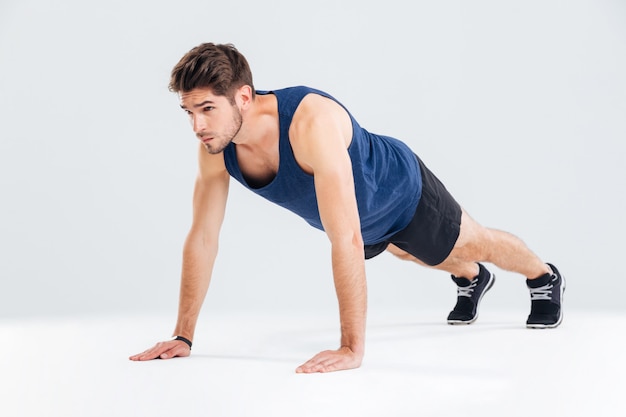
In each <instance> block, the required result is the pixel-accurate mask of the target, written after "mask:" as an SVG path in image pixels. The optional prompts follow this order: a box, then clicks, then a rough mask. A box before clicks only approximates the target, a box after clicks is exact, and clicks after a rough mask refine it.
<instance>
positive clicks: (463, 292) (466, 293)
mask: <svg viewBox="0 0 626 417" xmlns="http://www.w3.org/2000/svg"><path fill="white" fill-rule="evenodd" d="M477 285H478V280H477V279H474V280H473V281H472V283H471V284H470V285H468V286H467V287H457V295H458V296H459V297H470V298H471V297H472V293H473V292H474V288H476V286H477Z"/></svg>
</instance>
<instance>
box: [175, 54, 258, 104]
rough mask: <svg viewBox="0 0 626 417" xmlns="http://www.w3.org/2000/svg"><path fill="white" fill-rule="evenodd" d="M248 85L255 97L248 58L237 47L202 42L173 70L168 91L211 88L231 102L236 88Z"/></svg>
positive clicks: (176, 91) (177, 91)
mask: <svg viewBox="0 0 626 417" xmlns="http://www.w3.org/2000/svg"><path fill="white" fill-rule="evenodd" d="M244 85H249V86H250V87H251V88H252V94H253V96H254V93H255V92H254V85H253V84H252V72H251V71H250V66H249V65H248V61H247V60H246V58H245V57H244V56H243V55H242V54H241V53H240V52H239V51H238V50H237V48H235V46H234V45H232V44H230V43H228V44H223V45H220V44H214V43H203V44H200V45H198V46H196V47H195V48H193V49H192V50H190V51H189V52H187V53H186V54H185V56H183V57H182V58H181V60H180V61H179V62H178V64H176V66H175V67H174V68H173V69H172V74H171V78H170V84H169V89H170V91H172V92H175V93H179V92H187V91H191V90H193V89H195V88H210V89H211V90H213V93H214V94H215V95H218V96H226V97H228V98H229V99H231V100H232V98H233V97H234V92H235V90H236V89H238V88H240V87H242V86H244Z"/></svg>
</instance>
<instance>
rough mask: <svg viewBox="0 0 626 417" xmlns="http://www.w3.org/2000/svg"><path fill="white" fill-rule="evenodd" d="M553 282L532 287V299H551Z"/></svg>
mask: <svg viewBox="0 0 626 417" xmlns="http://www.w3.org/2000/svg"><path fill="white" fill-rule="evenodd" d="M552 288H554V285H552V282H549V283H547V284H546V285H544V286H541V287H537V288H530V299H531V301H532V300H551V299H552Z"/></svg>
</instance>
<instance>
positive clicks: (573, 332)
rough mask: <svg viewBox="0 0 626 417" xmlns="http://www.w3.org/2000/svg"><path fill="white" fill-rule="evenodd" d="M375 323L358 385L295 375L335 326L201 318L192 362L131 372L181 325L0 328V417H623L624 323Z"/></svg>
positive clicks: (501, 317) (507, 316)
mask: <svg viewBox="0 0 626 417" xmlns="http://www.w3.org/2000/svg"><path fill="white" fill-rule="evenodd" d="M483 316H484V317H481V318H480V319H479V321H478V322H476V323H475V324H473V325H471V326H448V325H446V324H445V322H444V321H443V318H444V317H440V314H439V313H437V314H434V313H424V314H420V316H419V317H415V312H412V313H411V315H409V314H405V313H402V312H396V313H390V312H387V313H384V314H379V313H376V312H370V318H369V323H368V337H367V353H366V359H365V362H364V364H363V366H362V367H361V368H360V369H358V370H355V371H346V372H338V373H330V374H316V375H297V374H295V373H294V369H295V368H296V366H298V365H299V364H300V363H301V362H303V361H304V360H306V359H308V358H309V357H310V356H312V355H313V354H315V353H317V352H318V351H320V350H323V349H327V348H333V347H335V344H336V341H337V338H338V334H337V331H336V324H335V322H336V319H335V317H332V316H331V315H326V316H324V317H317V318H316V317H312V316H305V315H302V316H301V317H297V316H296V317H294V316H290V317H281V316H278V315H269V314H268V315H258V314H243V313H241V314H238V315H237V316H232V315H231V316H229V317H220V316H219V315H212V316H211V317H208V316H206V315H204V316H203V317H201V322H200V324H199V329H198V333H197V335H196V341H195V343H194V350H193V355H192V357H190V358H187V359H174V360H169V361H151V362H144V363H135V362H131V361H129V360H128V359H127V358H128V356H129V355H130V354H133V353H137V352H139V351H141V350H144V349H145V348H147V347H148V345H149V344H151V343H152V342H153V341H157V340H159V339H160V338H161V336H167V334H164V333H163V332H164V331H165V330H166V329H167V330H169V329H170V326H171V322H172V317H130V318H129V317H123V318H122V317H100V318H84V319H63V320H62V319H55V320H49V321H42V320H14V321H8V320H4V321H0V384H1V387H0V388H1V391H0V406H1V408H0V415H2V416H7V417H9V416H10V417H13V416H47V417H52V416H63V417H70V416H81V417H87V416H106V417H112V416H151V417H159V416H168V417H170V416H177V417H178V416H180V417H192V416H212V417H222V416H237V417H242V416H272V417H279V416H290V417H296V416H298V417H304V416H342V417H344V416H359V417H363V416H417V415H423V416H458V415H464V416H486V415H488V416H492V415H493V416H573V415H576V416H578V415H593V416H624V415H626V405H625V402H624V399H623V397H622V395H623V393H624V390H625V389H626V384H624V382H623V376H624V374H625V373H626V356H625V355H624V350H623V347H622V346H623V345H622V343H623V340H624V335H625V330H626V315H613V314H608V313H606V314H600V313H593V314H589V313H582V312H578V313H574V312H573V313H569V314H568V315H567V316H566V319H565V321H564V323H563V325H562V326H561V327H560V328H558V329H556V330H527V329H525V327H524V325H523V323H524V319H525V317H524V315H523V314H512V313H510V312H508V313H503V314H494V313H493V312H489V314H488V315H487V314H485V313H484V312H483Z"/></svg>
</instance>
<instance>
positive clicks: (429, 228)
mask: <svg viewBox="0 0 626 417" xmlns="http://www.w3.org/2000/svg"><path fill="white" fill-rule="evenodd" d="M417 160H418V162H419V166H420V171H421V173H422V197H421V198H420V201H419V203H418V205H417V209H416V210H415V215H414V216H413V218H412V219H411V222H410V223H409V224H408V226H407V227H405V228H404V229H402V230H400V231H399V232H398V233H396V234H394V235H393V236H391V237H389V238H388V239H387V240H385V241H383V242H380V243H375V244H373V245H365V259H370V258H373V257H374V256H376V255H379V254H380V253H382V252H384V251H385V249H387V246H388V245H389V244H390V243H393V244H394V245H396V246H397V247H399V248H400V249H402V250H404V251H405V252H408V253H410V254H411V255H413V256H415V257H416V258H417V259H419V260H420V261H422V262H424V263H425V264H427V265H431V266H434V265H438V264H440V263H441V262H443V261H444V260H445V259H446V258H447V257H448V255H449V254H450V252H452V248H454V244H455V243H456V240H457V239H458V238H459V231H460V229H461V206H459V204H458V203H457V202H456V200H455V199H454V198H453V197H452V195H450V193H449V192H448V190H447V189H446V187H445V186H444V185H443V184H442V183H441V181H439V179H437V177H436V176H435V174H433V173H432V172H431V171H430V170H429V169H428V168H427V167H426V165H424V163H423V162H422V160H421V159H419V158H417Z"/></svg>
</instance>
